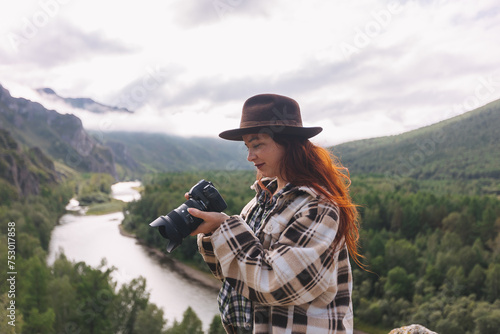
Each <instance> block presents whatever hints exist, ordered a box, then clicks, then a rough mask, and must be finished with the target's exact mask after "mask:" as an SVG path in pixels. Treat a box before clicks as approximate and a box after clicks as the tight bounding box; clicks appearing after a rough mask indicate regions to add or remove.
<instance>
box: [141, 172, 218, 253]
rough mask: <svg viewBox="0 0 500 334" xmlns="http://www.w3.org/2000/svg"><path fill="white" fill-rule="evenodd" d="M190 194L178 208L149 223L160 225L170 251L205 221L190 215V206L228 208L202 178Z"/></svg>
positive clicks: (155, 225) (210, 185)
mask: <svg viewBox="0 0 500 334" xmlns="http://www.w3.org/2000/svg"><path fill="white" fill-rule="evenodd" d="M188 195H189V199H188V200H187V201H186V202H184V203H183V204H181V205H180V206H179V207H178V208H177V209H174V210H172V211H171V212H169V213H168V214H167V215H165V216H160V217H158V218H156V219H155V220H154V221H153V222H152V223H150V224H149V226H151V227H158V230H159V232H160V235H161V236H162V237H164V238H165V239H168V240H169V243H168V245H167V252H169V253H170V252H172V251H173V250H174V249H176V248H177V247H178V246H179V245H180V244H181V243H182V240H183V239H184V238H185V237H187V236H188V235H189V234H191V232H193V231H194V230H196V228H197V227H198V226H199V225H200V224H201V223H202V222H203V219H200V218H196V217H193V216H192V215H190V214H189V212H188V211H187V209H188V208H196V209H198V210H201V211H210V212H222V211H224V210H225V209H226V208H227V204H226V202H225V201H224V199H223V198H222V196H221V195H220V193H219V192H218V191H217V189H216V188H215V187H214V185H213V184H212V182H210V181H205V180H200V181H199V182H198V183H197V184H195V185H194V186H193V187H192V188H191V189H190V190H189V193H188Z"/></svg>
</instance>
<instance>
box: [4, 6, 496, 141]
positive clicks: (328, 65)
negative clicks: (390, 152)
mask: <svg viewBox="0 0 500 334" xmlns="http://www.w3.org/2000/svg"><path fill="white" fill-rule="evenodd" d="M0 3H1V4H2V10H1V11H0V29H1V30H0V38H1V39H0V84H2V85H3V86H4V87H5V88H7V89H8V90H10V91H11V94H12V95H14V96H22V97H26V98H30V99H33V100H38V101H40V102H44V100H42V98H41V97H40V96H38V95H37V94H35V93H34V91H33V89H35V88H40V87H50V88H52V89H54V90H55V91H56V92H57V93H58V94H59V95H61V96H64V97H90V98H93V99H94V100H97V101H99V102H102V103H106V104H111V105H117V106H120V107H126V108H129V109H131V110H133V111H134V112H135V113H134V115H124V114H109V115H107V116H105V117H104V118H103V117H97V116H95V115H91V114H90V113H85V112H82V111H71V110H64V107H60V108H58V111H60V112H75V113H77V114H78V116H79V117H81V118H82V120H83V122H84V126H86V127H87V128H92V129H97V130H102V131H111V130H134V131H155V132H166V133H169V134H176V135H183V136H216V135H217V134H218V133H219V132H220V131H223V130H226V129H231V128H236V127H238V125H239V118H240V113H241V107H242V105H243V103H244V101H245V100H246V99H247V98H248V97H250V96H253V95H255V94H259V93H277V94H283V95H288V96H290V97H292V98H294V99H296V100H297V101H298V102H299V104H300V106H301V110H302V118H303V120H304V123H305V125H306V126H322V127H323V128H324V131H323V133H321V134H320V135H318V136H317V137H316V138H315V141H316V142H317V143H319V144H321V145H334V144H338V143H342V142H346V141H350V140H355V139H363V138H371V137H378V136H384V135H392V134H399V133H402V132H406V131H409V130H412V129H416V128H419V127H422V126H425V125H429V124H433V123H436V122H438V121H440V120H443V119H447V118H450V117H453V116H455V115H458V114H461V113H463V112H466V111H469V110H471V109H474V108H476V107H478V106H481V105H484V104H486V103H488V102H491V101H493V100H496V99H499V98H500V37H499V36H500V3H499V2H498V0H485V1H465V0H458V1H457V0H453V1H452V0H435V1H433V0H418V1H379V0H361V1H346V0H337V1H325V0H323V1H319V0H309V1H305V0H303V1H293V0H287V1H285V0H277V1H269V0H267V1H265V0H172V1H158V0H141V1H117V0H108V1H95V0H86V1H82V0H40V1H28V0H23V1H6V0H0ZM46 103H47V105H49V107H55V106H50V103H49V102H46Z"/></svg>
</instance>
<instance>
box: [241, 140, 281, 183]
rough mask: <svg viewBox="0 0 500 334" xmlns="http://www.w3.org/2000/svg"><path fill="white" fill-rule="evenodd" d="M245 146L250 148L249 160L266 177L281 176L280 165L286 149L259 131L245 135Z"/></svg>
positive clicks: (279, 178)
mask: <svg viewBox="0 0 500 334" xmlns="http://www.w3.org/2000/svg"><path fill="white" fill-rule="evenodd" d="M243 141H244V142H245V146H246V147H247V148H248V157H247V160H248V161H250V162H253V164H254V166H255V167H256V168H257V169H258V170H259V172H260V173H261V174H262V176H265V177H278V180H282V178H281V177H280V175H279V174H280V172H279V166H280V161H281V160H282V159H283V156H284V154H285V150H284V148H283V147H282V146H280V145H278V144H277V143H276V142H275V141H274V140H273V139H272V138H271V136H269V135H268V134H265V133H258V134H249V135H244V136H243Z"/></svg>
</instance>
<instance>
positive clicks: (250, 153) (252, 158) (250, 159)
mask: <svg viewBox="0 0 500 334" xmlns="http://www.w3.org/2000/svg"><path fill="white" fill-rule="evenodd" d="M254 159H255V154H253V152H252V151H251V150H248V155H247V160H248V161H252V160H254Z"/></svg>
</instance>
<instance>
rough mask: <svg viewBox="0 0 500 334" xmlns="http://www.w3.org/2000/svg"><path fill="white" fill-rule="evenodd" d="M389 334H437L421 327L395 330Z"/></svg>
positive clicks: (414, 326) (412, 326)
mask: <svg viewBox="0 0 500 334" xmlns="http://www.w3.org/2000/svg"><path fill="white" fill-rule="evenodd" d="M389 334H437V333H436V332H433V331H431V330H429V329H427V328H425V327H424V326H422V325H410V326H404V327H401V328H395V329H393V330H392V331H390V332H389Z"/></svg>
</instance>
